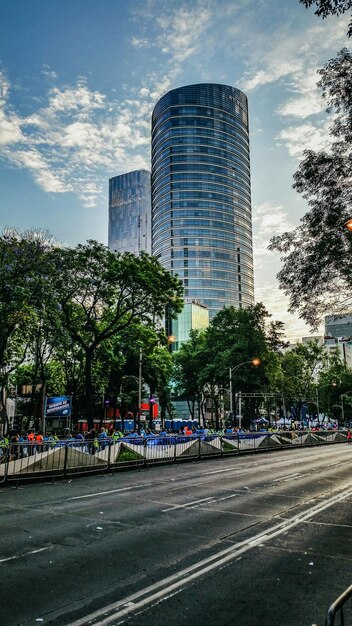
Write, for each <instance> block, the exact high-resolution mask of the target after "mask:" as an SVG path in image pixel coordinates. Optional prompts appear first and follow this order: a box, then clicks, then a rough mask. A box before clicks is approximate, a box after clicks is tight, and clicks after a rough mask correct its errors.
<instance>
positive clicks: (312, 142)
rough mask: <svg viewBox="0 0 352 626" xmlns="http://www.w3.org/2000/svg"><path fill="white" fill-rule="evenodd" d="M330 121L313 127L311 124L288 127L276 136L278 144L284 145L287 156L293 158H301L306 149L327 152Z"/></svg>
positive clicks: (329, 141)
mask: <svg viewBox="0 0 352 626" xmlns="http://www.w3.org/2000/svg"><path fill="white" fill-rule="evenodd" d="M329 124H330V121H327V120H326V121H325V122H324V124H320V125H315V124H313V123H312V122H305V123H304V124H300V125H296V126H288V127H287V128H284V129H283V130H282V131H280V133H279V134H278V136H277V138H278V139H279V143H280V144H281V143H284V144H285V145H286V147H287V150H288V152H289V154H290V155H291V156H292V157H295V158H301V157H302V153H303V151H304V150H306V149H308V148H309V149H311V150H316V151H318V150H328V149H329V147H330V145H331V137H330V136H329V134H328V126H329Z"/></svg>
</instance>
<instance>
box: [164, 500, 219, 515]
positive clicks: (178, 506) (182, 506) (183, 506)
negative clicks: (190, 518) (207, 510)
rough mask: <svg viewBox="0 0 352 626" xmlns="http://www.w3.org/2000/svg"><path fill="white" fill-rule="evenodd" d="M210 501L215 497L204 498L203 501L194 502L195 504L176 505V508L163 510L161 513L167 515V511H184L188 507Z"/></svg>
mask: <svg viewBox="0 0 352 626" xmlns="http://www.w3.org/2000/svg"><path fill="white" fill-rule="evenodd" d="M209 500H213V497H212V496H209V498H202V499H201V500H193V502H186V504H175V505H174V506H171V507H170V508H169V509H163V510H162V511H161V512H162V513H166V512H167V511H174V510H175V509H184V508H186V507H187V506H192V505H193V504H198V503H199V502H205V501H209Z"/></svg>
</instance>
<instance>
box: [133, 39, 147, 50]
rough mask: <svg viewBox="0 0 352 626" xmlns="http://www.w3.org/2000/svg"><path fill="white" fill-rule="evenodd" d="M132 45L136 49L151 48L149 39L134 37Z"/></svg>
mask: <svg viewBox="0 0 352 626" xmlns="http://www.w3.org/2000/svg"><path fill="white" fill-rule="evenodd" d="M131 44H132V46H134V47H135V48H148V47H149V46H150V43H149V41H148V39H141V38H139V37H132V39H131Z"/></svg>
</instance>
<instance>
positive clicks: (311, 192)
mask: <svg viewBox="0 0 352 626" xmlns="http://www.w3.org/2000/svg"><path fill="white" fill-rule="evenodd" d="M319 73H320V75H321V80H320V82H319V83H318V85H319V87H320V88H321V89H322V94H323V97H324V98H325V99H326V101H327V104H328V109H327V111H328V112H329V113H333V114H334V118H333V121H332V124H331V126H330V132H329V139H330V148H329V150H325V151H321V152H314V151H313V150H306V151H305V153H304V158H303V160H302V161H301V163H300V166H299V168H298V170H297V172H296V173H295V175H294V185H293V187H294V188H295V189H296V190H297V191H298V193H300V194H302V195H303V197H304V198H305V199H306V200H307V202H308V206H309V211H308V212H307V213H306V214H305V215H304V217H303V218H302V219H301V223H300V225H299V226H297V227H296V228H295V229H294V230H293V231H291V232H286V233H283V235H281V236H277V237H273V238H272V240H271V243H270V246H269V249H270V250H276V251H278V252H280V253H281V260H282V262H283V267H282V269H281V271H280V272H279V274H278V279H279V285H280V288H281V289H282V290H283V291H284V292H285V293H286V294H287V295H288V296H289V297H290V306H289V310H290V311H291V312H297V311H298V312H299V315H300V317H302V318H303V319H304V320H305V321H306V322H307V323H308V324H309V325H310V326H311V327H312V328H316V327H317V326H318V324H319V321H320V318H321V316H322V315H323V314H324V313H331V311H334V312H336V313H345V312H346V311H349V310H350V309H351V306H352V297H351V286H352V254H351V252H352V234H351V233H349V232H348V231H347V230H346V228H345V226H344V224H345V222H346V221H347V219H348V218H350V217H351V211H352V159H351V145H352V55H351V53H350V52H349V51H348V50H347V49H343V50H341V51H340V53H339V54H338V56H337V58H336V59H332V60H331V61H329V62H328V63H327V64H326V65H325V67H324V68H323V69H322V70H320V71H319Z"/></svg>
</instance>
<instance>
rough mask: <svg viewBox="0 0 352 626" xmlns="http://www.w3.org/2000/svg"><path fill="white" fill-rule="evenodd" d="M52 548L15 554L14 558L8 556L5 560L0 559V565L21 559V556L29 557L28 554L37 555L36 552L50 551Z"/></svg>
mask: <svg viewBox="0 0 352 626" xmlns="http://www.w3.org/2000/svg"><path fill="white" fill-rule="evenodd" d="M51 548H52V546H47V547H46V548H38V550H31V552H24V553H23V554H17V555H15V556H8V557H7V558H6V559H0V563H5V562H6V561H13V560H14V559H21V558H22V557H23V556H29V555H30V554H37V553H38V552H44V550H51Z"/></svg>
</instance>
